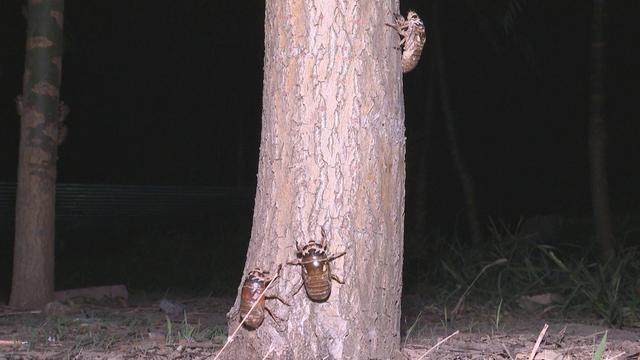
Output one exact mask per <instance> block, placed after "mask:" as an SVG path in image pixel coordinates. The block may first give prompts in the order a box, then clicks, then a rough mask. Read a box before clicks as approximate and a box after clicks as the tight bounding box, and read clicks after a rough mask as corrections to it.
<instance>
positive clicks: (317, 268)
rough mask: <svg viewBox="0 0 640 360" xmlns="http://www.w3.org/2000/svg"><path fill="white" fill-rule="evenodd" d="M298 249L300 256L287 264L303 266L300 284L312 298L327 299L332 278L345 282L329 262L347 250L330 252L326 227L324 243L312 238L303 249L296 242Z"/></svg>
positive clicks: (318, 300) (323, 234) (317, 299)
mask: <svg viewBox="0 0 640 360" xmlns="http://www.w3.org/2000/svg"><path fill="white" fill-rule="evenodd" d="M296 249H297V250H298V252H297V255H298V257H299V258H298V259H295V260H290V261H288V262H287V264H289V265H301V266H302V284H300V287H302V286H303V285H304V287H305V289H306V291H307V295H308V296H309V298H310V299H311V300H313V301H317V302H322V301H326V300H327V299H328V298H329V295H331V280H335V281H337V282H338V283H340V284H344V281H342V280H340V278H338V277H337V276H336V275H334V274H332V273H331V266H330V264H329V263H330V262H331V261H333V260H335V259H337V258H339V257H340V256H342V255H344V254H346V252H345V251H343V252H341V253H340V254H336V255H332V254H329V253H328V251H327V244H326V234H325V232H324V229H322V243H316V242H315V241H314V240H311V241H309V243H307V244H306V245H305V246H304V247H303V248H302V250H301V249H300V248H299V246H298V243H297V242H296ZM298 291H300V288H298V290H296V292H295V293H297V292H298ZM294 295H295V294H294Z"/></svg>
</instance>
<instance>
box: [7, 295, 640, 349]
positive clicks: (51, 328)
mask: <svg viewBox="0 0 640 360" xmlns="http://www.w3.org/2000/svg"><path fill="white" fill-rule="evenodd" d="M160 299H161V297H155V298H153V297H140V298H137V299H135V298H132V299H130V301H129V304H125V303H124V302H113V303H100V304H97V303H88V302H84V303H79V302H74V303H72V304H69V305H61V306H59V307H51V308H48V309H47V311H46V312H19V311H15V310H13V309H10V308H8V307H1V306H0V359H150V358H156V359H213V358H214V355H215V354H216V352H217V351H218V350H219V349H220V348H221V347H222V344H223V343H224V341H225V340H226V335H225V332H226V329H225V327H226V320H225V316H226V312H227V311H228V309H229V308H230V307H231V305H232V302H233V299H231V298H211V297H200V298H180V299H172V300H171V302H168V303H167V302H165V303H164V305H163V308H164V309H165V310H169V311H170V310H172V309H171V307H172V306H176V307H177V311H176V314H175V315H168V314H167V313H166V312H164V311H162V310H161V308H160ZM182 305H184V306H185V309H186V318H185V312H183V311H182V308H181V306H182ZM403 306H404V307H405V308H406V311H407V315H406V316H403V333H404V334H405V336H404V339H403V353H404V355H405V356H406V358H407V359H439V360H447V359H528V358H529V355H530V353H531V351H532V350H533V349H534V347H535V343H536V340H537V339H538V337H539V335H540V332H541V330H542V329H543V327H544V325H545V323H546V324H549V325H550V327H549V329H548V330H547V331H546V333H545V334H544V336H543V339H542V342H541V344H540V346H539V348H538V351H537V355H536V357H535V359H538V360H540V359H543V360H550V359H554V360H555V359H558V360H560V359H563V360H567V359H592V358H593V355H594V353H595V352H596V348H597V346H598V344H599V343H600V341H601V339H602V337H603V336H604V334H605V333H606V334H607V339H606V351H605V354H604V356H603V357H602V359H633V360H640V329H639V328H623V329H611V328H607V327H606V326H603V325H598V323H597V321H595V320H593V319H588V318H582V319H571V320H567V319H562V318H560V317H556V318H554V317H553V316H551V315H549V313H546V314H547V315H540V314H539V313H537V312H535V311H521V312H513V313H510V312H507V311H504V313H503V314H501V317H497V316H496V314H495V312H494V311H495V310H487V307H483V306H482V305H475V306H474V305H467V306H466V307H465V309H464V310H462V311H461V312H460V313H459V316H458V318H457V319H455V320H454V321H446V322H445V321H444V320H443V319H442V318H441V315H442V311H439V310H437V309H428V308H422V309H421V310H420V316H418V315H417V312H416V311H415V310H416V306H408V305H403ZM496 322H498V323H497V324H496ZM456 330H458V331H459V333H458V334H456V335H455V336H453V337H451V338H449V339H448V340H446V341H444V342H443V343H442V344H441V345H440V346H438V347H437V348H435V349H432V347H433V346H434V345H435V344H436V343H437V342H438V341H440V340H442V339H443V338H445V337H446V336H447V335H450V334H452V333H454V332H455V331H456ZM430 349H431V351H430V352H429V354H427V355H426V356H424V355H425V353H426V352H427V351H429V350H430ZM423 356H424V357H423Z"/></svg>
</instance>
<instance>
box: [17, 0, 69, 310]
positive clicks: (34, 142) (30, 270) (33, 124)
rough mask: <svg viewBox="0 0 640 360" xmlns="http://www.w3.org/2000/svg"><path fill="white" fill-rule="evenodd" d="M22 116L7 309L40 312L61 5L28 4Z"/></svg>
mask: <svg viewBox="0 0 640 360" xmlns="http://www.w3.org/2000/svg"><path fill="white" fill-rule="evenodd" d="M28 3H29V5H28V10H27V22H28V25H27V41H26V54H25V72H24V80H23V95H22V97H19V98H18V111H19V113H20V115H21V121H20V123H21V126H20V151H19V160H18V188H17V196H16V231H15V245H14V257H13V281H12V288H11V299H10V304H11V306H15V307H19V308H39V307H42V306H43V305H45V304H46V303H47V302H49V301H51V300H52V298H53V290H54V284H53V281H54V280H53V279H54V277H53V275H54V274H53V273H54V236H55V223H54V218H55V208H54V206H55V186H56V162H57V152H58V144H59V142H61V141H62V140H63V135H64V128H63V126H62V121H63V120H64V114H62V112H61V111H60V108H64V105H63V104H61V103H60V101H59V98H60V80H61V68H62V40H63V39H62V25H63V12H64V1H63V0H49V1H29V2H28Z"/></svg>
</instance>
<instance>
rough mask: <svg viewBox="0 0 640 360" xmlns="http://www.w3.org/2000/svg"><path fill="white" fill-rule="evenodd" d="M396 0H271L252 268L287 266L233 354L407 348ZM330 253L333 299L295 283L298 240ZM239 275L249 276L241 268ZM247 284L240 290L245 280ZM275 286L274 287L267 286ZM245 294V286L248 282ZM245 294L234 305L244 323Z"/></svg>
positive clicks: (364, 353) (337, 355)
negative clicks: (402, 343) (319, 298)
mask: <svg viewBox="0 0 640 360" xmlns="http://www.w3.org/2000/svg"><path fill="white" fill-rule="evenodd" d="M394 13H398V9H397V3H396V2H395V1H390V0H386V1H380V2H377V1H357V0H347V1H337V0H327V1H321V2H315V3H312V2H301V1H294V0H282V1H280V0H279V1H267V3H266V17H265V61H264V63H265V64H264V90H263V91H264V93H263V115H262V137H261V146H260V159H259V168H258V184H257V192H256V200H255V211H254V218H253V229H252V234H251V240H250V244H249V249H248V252H247V261H246V265H245V275H246V274H247V272H249V271H250V270H252V269H253V268H255V267H257V266H259V267H261V268H262V269H268V270H271V271H272V274H273V272H274V271H275V270H276V268H277V267H278V265H279V264H284V266H283V269H282V272H281V276H280V277H279V278H277V279H276V280H275V282H274V283H273V287H272V289H270V291H269V292H268V293H267V295H271V294H273V293H275V294H278V295H279V296H280V297H281V298H282V299H283V300H285V301H286V302H288V303H289V306H286V305H283V304H281V303H279V302H278V301H276V300H267V301H266V306H267V307H269V308H270V310H271V312H272V313H273V314H274V316H275V317H277V318H279V319H280V320H278V322H276V321H274V320H272V319H271V317H270V316H268V315H267V316H266V319H265V320H264V322H263V323H262V324H261V326H260V327H259V328H258V329H257V330H248V329H243V330H241V331H240V332H239V333H238V334H239V335H237V337H236V338H235V340H234V341H233V342H232V343H231V345H230V347H229V350H227V352H226V354H228V355H227V356H229V358H234V359H239V358H242V359H263V358H264V356H265V355H266V354H267V353H269V354H270V355H269V359H322V358H331V359H392V358H395V357H396V356H399V340H400V295H401V287H402V258H403V253H402V250H403V248H402V239H403V231H404V228H403V222H404V183H405V160H404V156H405V128H404V107H403V99H402V98H403V93H402V71H401V69H400V63H399V60H400V55H399V51H398V49H397V47H398V43H399V38H398V34H397V33H396V31H395V30H394V29H393V28H391V27H389V26H385V23H389V22H391V21H393V19H394V16H393V14H394ZM322 232H325V233H326V239H327V243H328V250H329V252H331V253H340V252H342V251H345V252H346V255H344V256H342V257H340V258H338V259H336V260H334V261H332V262H331V263H330V266H331V271H332V273H333V274H336V275H338V276H339V277H340V278H342V279H343V280H344V284H339V283H338V282H336V281H332V282H331V283H332V292H331V295H330V297H329V298H328V299H327V300H326V301H323V302H314V301H311V300H310V299H309V298H308V296H307V294H306V292H305V290H304V289H302V290H299V291H298V289H300V287H299V285H300V284H301V281H302V278H301V268H300V266H299V265H287V264H286V262H287V260H292V259H295V258H296V243H298V244H299V245H300V246H303V245H305V244H307V242H308V241H310V240H315V241H321V239H322V235H321V233H322ZM243 280H244V277H243ZM239 290H240V289H239ZM271 290H272V291H271ZM239 293H240V291H239ZM240 302H241V298H240V296H238V298H237V300H236V304H235V306H234V307H233V308H232V309H231V311H230V313H229V314H230V319H231V320H230V322H229V327H230V330H234V329H235V328H236V326H237V324H238V321H239V316H238V315H237V310H238V308H239V304H240Z"/></svg>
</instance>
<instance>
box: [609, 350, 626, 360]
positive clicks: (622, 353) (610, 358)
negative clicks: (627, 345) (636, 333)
mask: <svg viewBox="0 0 640 360" xmlns="http://www.w3.org/2000/svg"><path fill="white" fill-rule="evenodd" d="M624 354H626V352H624V351H623V352H621V353H620V354H618V355H616V356H614V357H608V358H607V359H606V360H613V359H617V358H619V357H620V356H622V355H624Z"/></svg>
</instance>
